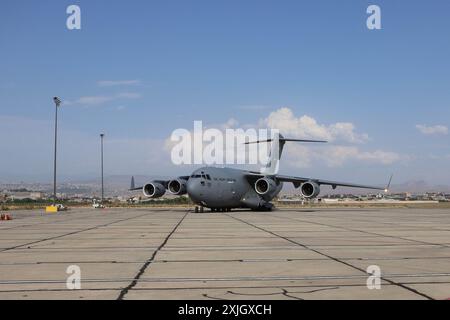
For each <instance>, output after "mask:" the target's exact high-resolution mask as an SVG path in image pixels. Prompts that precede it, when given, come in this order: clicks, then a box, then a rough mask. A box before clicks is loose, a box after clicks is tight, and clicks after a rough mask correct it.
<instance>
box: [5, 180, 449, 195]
mask: <svg viewBox="0 0 450 320" xmlns="http://www.w3.org/2000/svg"><path fill="white" fill-rule="evenodd" d="M155 179H156V180H160V179H170V177H168V176H158V175H153V176H151V175H135V176H134V181H135V185H136V187H137V186H142V185H144V184H145V183H147V182H150V181H152V180H155ZM104 182H105V190H106V191H107V192H108V193H112V194H121V193H122V192H126V191H127V190H128V189H129V187H130V183H131V176H128V175H112V176H106V177H105V181H104ZM12 185H14V188H27V189H28V190H46V191H51V189H52V187H53V185H52V183H49V182H47V183H26V182H17V183H6V182H4V183H2V182H1V181H0V190H1V189H2V188H11V187H12ZM58 189H59V190H61V192H65V190H72V191H73V192H83V193H91V192H98V191H99V190H100V179H99V178H97V179H86V180H83V179H80V180H65V181H64V180H62V181H59V182H58ZM390 191H391V193H398V192H410V193H416V194H420V193H425V192H445V193H450V186H449V185H430V184H428V183H427V182H425V181H423V180H414V181H408V182H404V183H401V184H393V185H392V186H391V189H390ZM298 192H299V191H298V190H297V189H295V188H294V187H293V185H292V184H291V183H285V184H284V188H283V191H282V193H285V194H293V193H298ZM371 192H372V191H371V190H367V189H357V188H344V187H339V188H337V189H336V190H332V189H331V187H329V186H323V187H322V194H342V193H344V194H345V193H352V194H367V193H371ZM375 192H376V191H375Z"/></svg>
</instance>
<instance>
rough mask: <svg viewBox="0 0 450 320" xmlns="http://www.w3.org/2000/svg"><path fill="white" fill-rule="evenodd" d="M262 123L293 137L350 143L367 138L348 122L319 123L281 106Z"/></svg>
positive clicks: (366, 139)
mask: <svg viewBox="0 0 450 320" xmlns="http://www.w3.org/2000/svg"><path fill="white" fill-rule="evenodd" d="M262 124H263V125H266V126H267V127H269V128H272V129H278V130H280V132H281V133H283V134H284V135H286V136H290V137H295V138H303V139H323V140H328V141H330V142H334V141H345V142H350V143H363V142H366V141H368V140H369V136H368V135H367V134H365V133H357V132H355V126H354V125H353V124H352V123H350V122H337V123H334V124H330V125H325V124H319V123H318V122H317V121H316V119H314V118H312V117H310V116H307V115H303V116H300V117H295V115H294V113H293V112H292V110H291V109H289V108H281V109H278V110H276V111H274V112H272V113H270V114H269V116H268V117H267V118H266V119H263V120H262Z"/></svg>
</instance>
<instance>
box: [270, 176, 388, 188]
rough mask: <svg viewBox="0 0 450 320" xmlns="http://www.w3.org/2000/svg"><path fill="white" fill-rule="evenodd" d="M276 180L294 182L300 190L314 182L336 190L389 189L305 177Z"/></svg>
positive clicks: (278, 177)
mask: <svg viewBox="0 0 450 320" xmlns="http://www.w3.org/2000/svg"><path fill="white" fill-rule="evenodd" d="M276 179H277V180H279V181H282V182H292V183H293V184H294V187H296V188H298V187H299V186H300V185H301V184H302V183H303V182H307V181H314V182H315V183H317V184H319V185H328V186H331V187H333V189H336V187H350V188H364V189H375V190H386V189H387V187H380V186H368V185H364V184H355V183H348V182H339V181H330V180H322V179H312V178H303V177H291V176H279V175H277V176H276Z"/></svg>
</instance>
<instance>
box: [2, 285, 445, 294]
mask: <svg viewBox="0 0 450 320" xmlns="http://www.w3.org/2000/svg"><path fill="white" fill-rule="evenodd" d="M408 284H450V282H408ZM332 286H335V285H334V284H316V285H314V284H312V285H283V287H284V288H322V287H332ZM385 286H395V285H393V284H390V283H387V284H385ZM339 287H353V288H354V287H357V288H358V287H364V285H360V284H339ZM274 288H280V286H279V285H267V286H223V287H221V286H218V287H171V288H134V289H133V290H136V291H173V290H220V289H274ZM120 289H121V288H120V287H117V288H89V289H80V290H77V292H89V291H117V290H120ZM18 292H23V293H26V292H73V290H70V289H57V288H54V289H47V288H45V289H12V290H0V293H18Z"/></svg>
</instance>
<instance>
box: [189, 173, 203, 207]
mask: <svg viewBox="0 0 450 320" xmlns="http://www.w3.org/2000/svg"><path fill="white" fill-rule="evenodd" d="M186 190H187V193H188V195H189V197H190V198H191V199H192V201H194V202H197V201H200V197H201V189H200V179H189V180H188V182H187V185H186Z"/></svg>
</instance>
